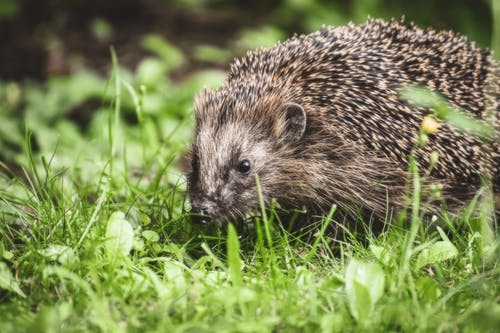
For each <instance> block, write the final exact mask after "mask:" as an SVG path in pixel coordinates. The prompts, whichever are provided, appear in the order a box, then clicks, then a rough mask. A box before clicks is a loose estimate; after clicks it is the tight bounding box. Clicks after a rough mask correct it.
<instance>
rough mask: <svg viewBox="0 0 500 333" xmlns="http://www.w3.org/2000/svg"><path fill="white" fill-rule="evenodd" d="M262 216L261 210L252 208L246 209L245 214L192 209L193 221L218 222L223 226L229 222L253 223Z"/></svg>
mask: <svg viewBox="0 0 500 333" xmlns="http://www.w3.org/2000/svg"><path fill="white" fill-rule="evenodd" d="M261 216H262V214H261V212H260V211H259V210H252V209H250V210H248V211H246V212H245V214H243V215H235V214H227V213H226V214H223V213H219V212H217V211H214V212H212V213H210V214H209V213H208V212H207V211H204V210H203V209H199V208H195V209H192V210H191V212H190V217H191V221H192V222H193V223H195V224H200V225H208V224H216V225H220V226H222V225H226V224H228V223H233V224H251V223H253V222H255V219H257V218H260V217H261Z"/></svg>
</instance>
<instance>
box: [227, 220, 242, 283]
mask: <svg viewBox="0 0 500 333" xmlns="http://www.w3.org/2000/svg"><path fill="white" fill-rule="evenodd" d="M227 263H228V266H229V275H230V276H231V280H232V281H233V284H234V285H241V283H242V281H243V276H242V274H241V258H240V242H239V240H238V234H237V233H236V230H235V229H234V226H233V225H232V224H231V223H230V224H229V225H228V230H227Z"/></svg>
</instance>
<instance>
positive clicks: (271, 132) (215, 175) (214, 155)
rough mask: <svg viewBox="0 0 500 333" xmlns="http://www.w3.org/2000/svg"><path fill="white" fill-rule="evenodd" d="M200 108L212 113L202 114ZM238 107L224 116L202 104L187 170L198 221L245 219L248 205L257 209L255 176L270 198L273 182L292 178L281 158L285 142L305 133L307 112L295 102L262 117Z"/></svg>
mask: <svg viewBox="0 0 500 333" xmlns="http://www.w3.org/2000/svg"><path fill="white" fill-rule="evenodd" d="M200 112H208V113H209V115H210V116H209V117H204V118H201V117H199V114H200ZM227 112H231V110H228V111H227ZM233 112H235V114H234V115H230V114H227V115H223V116H221V115H220V114H218V113H216V112H214V111H213V110H212V111H206V110H202V111H200V110H197V119H196V132H195V137H194V141H193V147H192V152H191V154H192V156H191V171H190V173H189V174H188V184H189V185H188V190H189V197H190V200H191V206H192V212H193V213H195V214H193V220H195V221H198V222H207V221H209V220H210V219H212V220H228V219H241V218H243V217H244V216H245V214H246V213H248V212H249V211H258V209H259V200H258V191H257V186H256V178H257V177H258V178H259V179H260V182H261V184H262V191H263V194H264V196H265V199H269V198H268V197H267V196H268V195H269V193H270V192H272V191H270V187H272V184H271V182H276V181H277V182H280V183H282V182H286V178H287V175H286V171H284V170H282V167H285V166H282V165H279V164H280V163H279V162H278V161H277V160H276V154H277V152H278V151H280V150H282V148H283V147H280V146H287V144H286V142H287V141H288V142H292V141H294V140H295V139H297V138H300V137H301V136H302V135H303V133H304V130H305V122H306V118H305V112H304V110H303V109H302V108H301V107H300V106H298V105H296V104H286V105H282V106H281V107H280V109H279V110H275V112H274V113H273V112H269V113H267V112H266V113H265V114H262V115H260V117H259V116H257V115H253V116H249V115H248V114H247V115H246V117H245V115H243V114H239V115H237V114H236V111H233ZM256 112H258V111H256ZM270 114H271V115H272V116H271V117H270V116H269V115H270ZM242 115H243V116H244V117H245V118H242ZM249 119H253V120H251V121H249ZM285 168H286V167H285ZM281 195H283V194H281ZM285 195H286V194H285Z"/></svg>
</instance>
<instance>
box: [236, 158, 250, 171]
mask: <svg viewBox="0 0 500 333" xmlns="http://www.w3.org/2000/svg"><path fill="white" fill-rule="evenodd" d="M251 167H252V165H251V164H250V161H249V160H243V161H241V162H240V163H239V164H238V167H237V168H236V169H237V170H238V172H239V173H243V174H244V173H248V172H249V171H250V169H251Z"/></svg>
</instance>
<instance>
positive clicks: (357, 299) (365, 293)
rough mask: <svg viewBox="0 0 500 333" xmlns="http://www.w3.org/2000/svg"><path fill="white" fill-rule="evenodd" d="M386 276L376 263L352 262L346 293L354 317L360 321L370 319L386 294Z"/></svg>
mask: <svg viewBox="0 0 500 333" xmlns="http://www.w3.org/2000/svg"><path fill="white" fill-rule="evenodd" d="M384 280H385V274H384V272H383V270H382V269H381V268H380V266H379V265H378V264H376V263H364V262H360V261H357V260H354V259H353V260H351V262H350V263H349V265H348V266H347V270H346V276H345V291H346V295H347V300H348V304H349V309H350V311H351V314H352V316H353V317H354V318H355V319H356V320H358V321H365V320H367V319H368V318H369V316H370V315H371V313H372V312H373V309H374V307H375V303H376V302H377V301H378V300H379V299H380V297H382V294H383V292H384Z"/></svg>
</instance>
